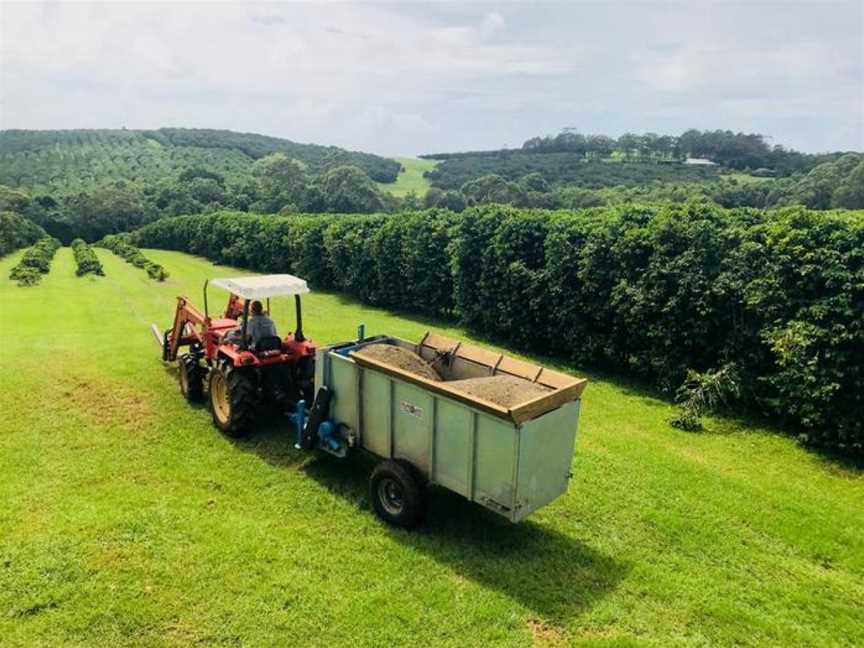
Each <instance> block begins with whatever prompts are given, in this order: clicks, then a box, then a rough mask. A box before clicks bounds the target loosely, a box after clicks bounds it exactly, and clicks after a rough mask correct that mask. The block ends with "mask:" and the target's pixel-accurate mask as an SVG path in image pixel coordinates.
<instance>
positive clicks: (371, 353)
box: [354, 344, 552, 408]
mask: <svg viewBox="0 0 864 648" xmlns="http://www.w3.org/2000/svg"><path fill="white" fill-rule="evenodd" d="M354 353H355V354H357V355H362V356H366V357H367V358H372V359H373V360H377V361H379V362H382V363H384V364H387V365H390V366H391V367H396V368H398V369H402V370H403V371H407V372H408V373H412V374H414V375H417V376H420V377H422V378H426V379H427V380H435V381H441V380H442V378H441V375H440V374H439V373H438V372H437V371H436V370H435V368H434V367H432V366H431V365H430V364H429V363H428V362H426V361H425V360H424V359H423V358H421V357H420V356H419V355H417V354H416V353H414V352H412V351H409V350H408V349H403V348H402V347H399V346H395V345H393V344H370V345H369V346H367V347H363V348H362V349H360V350H358V351H354ZM447 386H448V387H452V388H454V389H457V390H459V391H461V392H462V393H464V394H468V395H470V396H476V397H477V398H481V399H483V400H485V401H489V402H490V403H495V404H496V405H501V406H502V407H508V408H509V407H515V406H516V405H521V404H522V403H525V402H527V401H530V400H533V399H535V398H537V397H539V396H542V395H544V394H548V393H549V392H550V391H552V390H550V389H549V388H547V387H543V386H542V385H538V384H536V383H532V382H529V381H527V380H525V379H523V378H517V377H515V376H507V375H498V376H481V377H480V378H466V379H463V380H450V381H447Z"/></svg>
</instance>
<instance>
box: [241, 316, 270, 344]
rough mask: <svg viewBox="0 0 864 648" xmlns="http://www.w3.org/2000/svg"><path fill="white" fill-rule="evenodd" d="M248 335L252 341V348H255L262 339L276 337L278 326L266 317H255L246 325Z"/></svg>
mask: <svg viewBox="0 0 864 648" xmlns="http://www.w3.org/2000/svg"><path fill="white" fill-rule="evenodd" d="M246 335H248V336H249V339H251V340H252V346H255V345H256V344H258V342H259V341H260V340H261V338H265V337H274V336H276V335H277V333H276V325H275V324H274V323H273V320H271V319H270V318H269V317H267V316H266V315H253V316H252V317H250V318H249V323H248V324H247V325H246Z"/></svg>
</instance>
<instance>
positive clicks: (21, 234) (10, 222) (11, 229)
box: [0, 211, 45, 256]
mask: <svg viewBox="0 0 864 648" xmlns="http://www.w3.org/2000/svg"><path fill="white" fill-rule="evenodd" d="M43 236H45V230H43V229H42V228H41V227H39V226H38V225H37V224H36V223H34V222H33V221H30V220H28V219H26V218H24V217H23V216H21V215H19V214H16V213H15V212H9V211H6V212H0V256H4V255H6V254H9V253H10V252H14V251H15V250H19V249H21V248H22V247H27V246H28V245H33V244H34V243H35V242H36V241H38V240H39V239H40V238H42V237H43Z"/></svg>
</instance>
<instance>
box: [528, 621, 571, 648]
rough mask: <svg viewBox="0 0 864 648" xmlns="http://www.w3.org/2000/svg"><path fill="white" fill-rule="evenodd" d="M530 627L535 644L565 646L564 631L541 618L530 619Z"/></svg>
mask: <svg viewBox="0 0 864 648" xmlns="http://www.w3.org/2000/svg"><path fill="white" fill-rule="evenodd" d="M528 629H529V630H530V631H531V639H532V640H533V643H534V645H535V646H563V645H564V633H563V632H561V630H560V629H559V628H556V627H555V626H553V625H550V624H548V623H546V622H544V621H540V620H539V619H528Z"/></svg>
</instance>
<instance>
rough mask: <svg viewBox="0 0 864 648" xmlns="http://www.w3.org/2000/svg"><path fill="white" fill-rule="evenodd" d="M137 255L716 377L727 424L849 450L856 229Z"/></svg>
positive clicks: (729, 216)
mask: <svg viewBox="0 0 864 648" xmlns="http://www.w3.org/2000/svg"><path fill="white" fill-rule="evenodd" d="M134 238H135V239H136V241H137V243H138V244H140V245H146V246H150V247H164V248H169V249H175V250H183V251H187V252H191V253H193V254H199V255H202V256H206V257H208V258H210V259H212V260H214V261H216V262H219V263H227V264H232V265H235V266H241V267H246V268H250V269H254V270H259V271H262V272H293V273H295V274H298V275H301V276H304V277H305V278H307V279H308V280H309V281H310V282H311V283H312V284H313V285H315V286H318V287H324V288H333V289H337V290H342V291H346V292H349V293H351V294H353V295H355V296H357V297H358V298H360V299H361V300H363V301H365V302H368V303H372V304H377V305H381V306H389V307H398V308H402V309H408V310H413V311H416V312H419V313H425V314H430V315H436V316H442V315H443V316H455V317H457V318H458V319H459V320H460V322H461V323H463V324H465V325H467V326H469V327H471V328H472V329H474V330H479V331H482V332H483V333H484V334H487V335H491V336H494V337H497V338H499V339H502V340H506V341H509V342H511V343H513V344H514V345H515V346H516V347H517V348H519V349H520V350H524V351H526V352H528V351H533V352H540V353H545V354H549V355H554V356H556V357H560V358H563V359H567V360H572V361H575V362H577V363H580V364H582V365H584V366H593V367H603V368H611V369H615V370H621V371H625V372H627V373H637V374H639V375H640V376H642V377H644V378H646V379H648V380H650V381H652V382H653V383H654V384H656V385H658V386H660V387H662V388H664V389H667V390H669V391H672V390H673V389H674V388H675V387H676V386H677V385H679V384H680V383H681V382H682V381H683V380H684V378H685V376H686V372H687V370H688V369H694V370H697V371H706V370H709V369H714V368H718V367H721V366H725V365H728V364H729V363H733V364H734V365H735V370H736V374H737V375H738V376H739V377H740V380H741V385H740V387H741V389H740V399H739V402H738V403H737V405H738V406H740V407H742V408H757V409H759V410H760V411H762V412H763V413H765V414H767V415H769V416H771V417H773V418H774V419H775V420H777V421H778V422H783V423H785V424H789V425H791V426H792V427H793V428H794V429H797V430H799V431H800V434H801V437H802V439H804V440H806V441H808V442H810V443H813V444H820V445H824V446H829V447H833V448H835V449H839V450H842V451H845V452H849V453H860V452H862V451H864V416H862V412H864V361H862V359H864V214H862V213H861V212H814V211H807V210H805V209H801V208H790V209H786V210H779V211H759V210H751V209H739V210H724V209H722V208H718V207H714V206H707V205H669V206H627V207H620V208H603V209H594V210H586V211H582V212H548V211H534V210H518V209H514V208H509V207H501V206H487V207H482V208H477V209H469V210H467V211H466V212H463V213H462V214H460V215H455V214H452V213H450V212H444V211H435V210H432V211H427V212H418V213H412V214H398V215H394V216H381V215H371V216H342V217H285V218H280V217H272V216H249V215H240V214H232V213H222V214H212V215H200V216H187V217H179V218H173V219H165V220H161V221H157V222H155V223H152V224H150V225H148V226H146V227H144V228H143V229H141V230H139V232H138V233H137V234H136V235H135V237H134Z"/></svg>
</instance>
